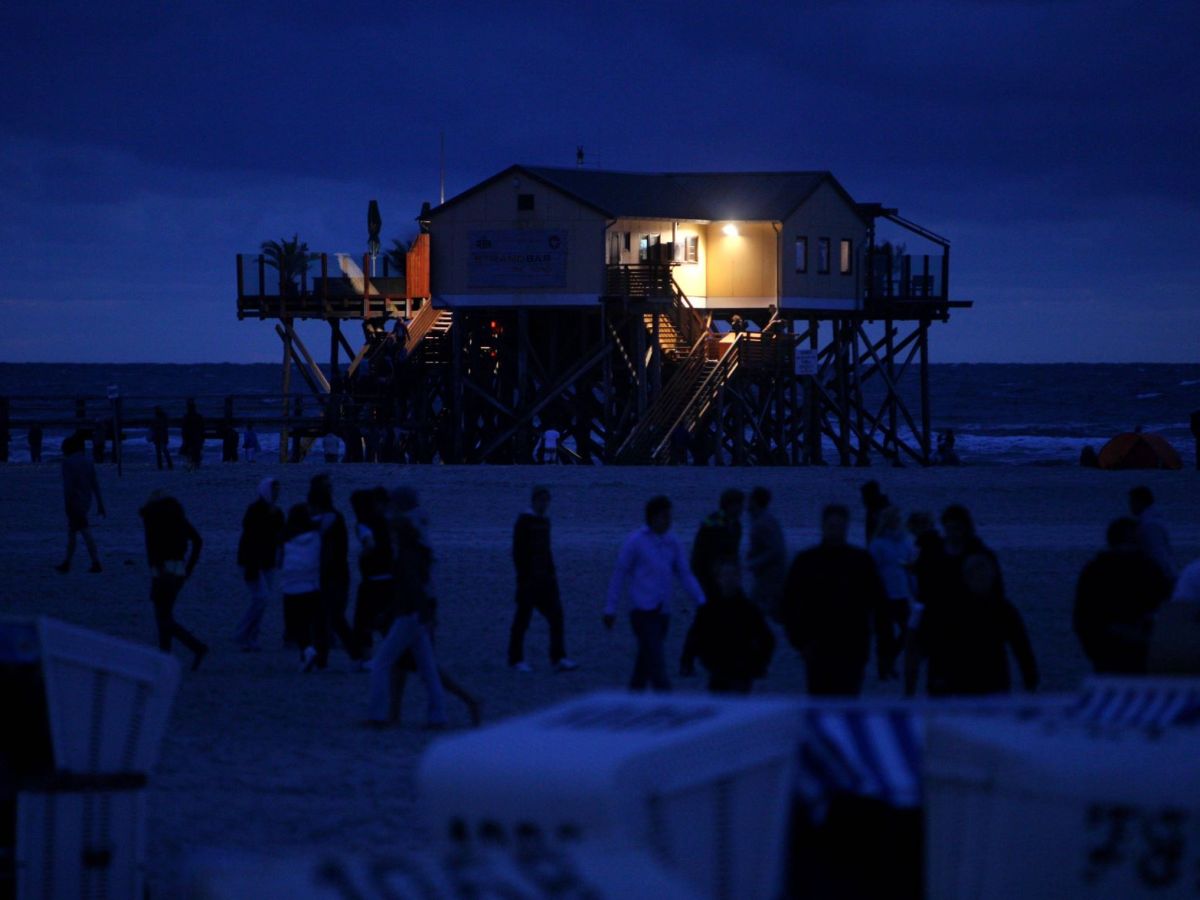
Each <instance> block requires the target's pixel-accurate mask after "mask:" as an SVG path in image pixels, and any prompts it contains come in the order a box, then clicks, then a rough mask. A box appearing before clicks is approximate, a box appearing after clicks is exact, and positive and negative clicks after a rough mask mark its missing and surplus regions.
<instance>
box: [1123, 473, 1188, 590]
mask: <svg viewBox="0 0 1200 900" xmlns="http://www.w3.org/2000/svg"><path fill="white" fill-rule="evenodd" d="M1129 512H1130V513H1131V514H1132V515H1133V517H1134V519H1136V520H1137V526H1138V527H1137V541H1138V546H1139V547H1140V548H1141V550H1142V552H1143V553H1145V554H1146V555H1147V556H1148V557H1150V558H1151V559H1152V560H1154V562H1155V563H1156V564H1157V565H1158V567H1159V568H1160V569H1162V572H1163V574H1164V575H1165V576H1166V577H1167V578H1168V579H1170V581H1171V582H1172V583H1173V582H1174V581H1175V577H1176V575H1178V574H1179V569H1178V567H1177V566H1176V565H1175V553H1174V551H1172V549H1171V535H1170V533H1169V532H1168V531H1167V526H1166V523H1165V522H1163V520H1162V517H1161V516H1159V514H1158V510H1157V509H1155V508H1154V493H1153V492H1152V491H1151V490H1150V488H1148V487H1146V485H1144V484H1139V485H1138V486H1137V487H1135V488H1133V489H1132V490H1131V491H1130V492H1129Z"/></svg>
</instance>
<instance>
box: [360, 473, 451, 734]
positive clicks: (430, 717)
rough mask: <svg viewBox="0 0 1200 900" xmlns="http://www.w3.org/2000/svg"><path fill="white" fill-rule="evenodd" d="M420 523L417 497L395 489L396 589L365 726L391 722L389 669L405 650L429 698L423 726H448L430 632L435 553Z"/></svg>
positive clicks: (374, 666)
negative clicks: (413, 663)
mask: <svg viewBox="0 0 1200 900" xmlns="http://www.w3.org/2000/svg"><path fill="white" fill-rule="evenodd" d="M422 524H423V518H422V515H421V510H420V504H419V503H418V500H417V495H416V493H415V492H414V491H413V490H412V489H411V488H406V487H403V488H397V489H396V490H395V491H393V492H392V494H391V496H390V497H389V502H388V528H389V532H390V541H391V552H392V560H393V562H392V566H393V573H394V577H395V586H394V591H393V593H392V603H391V606H390V608H389V609H388V611H387V613H386V618H387V620H388V621H387V624H386V628H387V631H386V633H385V635H384V638H383V640H382V641H381V642H380V644H379V647H378V649H377V650H376V651H375V655H374V657H373V658H372V660H371V683H370V688H369V694H368V699H367V723H368V724H369V725H372V726H375V727H382V726H386V725H388V724H389V723H390V722H392V721H394V720H395V715H394V714H395V713H396V712H397V711H398V710H397V709H396V708H395V707H394V706H393V693H394V691H395V690H396V688H397V684H396V682H395V681H394V680H393V669H394V668H395V665H396V663H397V662H399V661H400V658H401V657H402V656H403V655H404V653H405V651H407V650H412V653H413V658H414V662H415V664H416V668H417V671H418V672H420V673H421V678H422V680H423V681H424V682H425V690H426V693H427V694H428V704H427V707H426V721H425V724H426V727H429V728H442V727H444V726H445V725H446V709H445V698H444V694H443V689H442V681H441V677H440V675H439V673H438V666H437V658H436V657H435V655H434V652H433V642H432V640H431V638H430V633H429V625H430V622H431V621H432V615H433V612H432V608H431V601H432V589H431V588H432V582H431V573H432V567H433V550H432V548H430V546H429V544H428V543H427V541H426V538H425V535H424V534H423V528H422Z"/></svg>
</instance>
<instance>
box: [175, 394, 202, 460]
mask: <svg viewBox="0 0 1200 900" xmlns="http://www.w3.org/2000/svg"><path fill="white" fill-rule="evenodd" d="M179 430H180V435H181V436H182V439H183V446H182V448H181V450H182V452H183V458H184V460H185V461H186V462H187V464H188V468H189V469H198V468H200V462H201V460H202V459H203V458H204V417H203V416H202V415H200V411H199V410H197V409H196V401H195V400H193V399H191V398H189V399H188V401H187V411H186V412H184V414H183V421H182V423H181V424H180V429H179Z"/></svg>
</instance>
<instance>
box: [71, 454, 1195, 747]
mask: <svg viewBox="0 0 1200 900" xmlns="http://www.w3.org/2000/svg"><path fill="white" fill-rule="evenodd" d="M168 459H169V458H168ZM62 474H63V490H64V499H65V507H66V514H67V531H68V534H67V548H66V556H65V559H64V560H63V562H62V563H61V564H59V565H58V566H57V567H56V568H57V569H58V571H59V572H62V573H67V572H68V571H69V570H70V566H71V562H72V557H73V554H74V551H75V545H76V539H77V536H80V537H82V538H83V541H84V543H85V546H86V547H87V551H88V553H89V555H90V557H91V563H92V565H91V568H90V570H89V571H91V572H99V571H101V563H100V557H99V554H98V552H97V549H96V544H95V541H94V539H93V537H92V535H91V531H90V529H89V522H88V515H89V513H90V511H91V508H92V503H93V500H94V501H95V505H96V510H97V512H98V513H99V514H100V515H102V516H103V515H104V513H105V509H104V504H103V501H102V499H101V494H100V485H99V482H98V479H97V477H96V470H95V466H94V464H93V461H92V459H90V458H89V457H88V455H87V454H86V453H85V452H84V442H83V441H82V439H77V438H70V439H68V440H67V441H66V442H64V445H63V461H62ZM861 497H862V506H863V514H864V526H865V527H864V538H865V540H864V543H863V545H857V544H855V543H854V542H852V541H851V539H850V530H851V528H850V526H851V521H852V513H851V510H850V509H849V507H847V506H845V505H842V504H836V503H835V504H830V505H828V506H826V507H825V508H824V509H823V510H822V511H821V517H820V539H819V541H818V542H817V543H815V544H814V545H812V546H810V547H806V548H803V549H801V550H800V551H799V552H797V553H796V554H795V555H794V556H791V557H790V558H789V553H788V548H787V546H786V541H785V537H784V531H783V528H782V527H781V525H780V523H779V520H778V519H777V517H776V516H775V514H774V512H773V510H772V505H771V501H772V496H771V492H770V491H769V490H768V489H767V488H765V487H756V488H754V489H753V490H752V491H751V492H750V493H749V495H748V496H747V495H745V494H744V493H743V492H742V491H740V490H737V489H732V488H731V489H728V490H726V491H724V492H722V494H721V495H720V497H719V499H718V503H717V508H716V509H714V510H713V511H712V512H711V513H710V514H708V515H707V516H705V517H704V518H703V519H702V520H701V522H700V524H699V527H698V529H697V531H696V533H695V537H694V539H693V541H692V545H691V549H690V552H689V551H688V550H687V549H685V547H684V544H683V542H682V541H681V540H680V539H679V538H678V537H677V536H676V535H675V534H674V532H673V531H672V523H673V508H672V504H671V501H670V499H669V498H667V497H665V496H656V497H653V498H651V499H650V500H649V501H648V502H647V503H646V505H645V509H644V524H643V525H642V526H641V527H639V528H638V529H636V530H635V531H633V532H632V533H631V534H630V535H629V536H628V538H627V539H626V540H625V541H624V543H623V544H622V546H621V547H620V550H619V552H618V554H617V559H616V564H615V566H614V569H613V572H612V576H611V579H610V581H609V587H608V591H607V596H606V598H605V601H604V605H603V608H602V610H601V620H602V622H603V624H604V626H605V627H607V628H608V629H610V630H611V629H612V628H613V627H614V626H615V624H616V621H617V617H618V614H619V613H620V612H621V611H622V610H626V611H627V613H628V619H629V624H630V627H631V629H632V632H633V635H634V640H635V645H636V653H635V657H634V660H633V669H632V674H631V676H630V678H629V682H628V684H629V687H630V689H632V690H642V689H645V688H650V689H652V690H656V691H666V690H669V689H670V688H671V676H670V674H669V673H668V664H667V660H666V655H665V646H666V638H667V634H668V630H669V625H670V620H671V610H672V606H673V603H674V600H675V596H676V594H677V593H679V592H680V591H682V592H683V593H684V594H685V595H686V596H687V598H688V600H689V601H690V604H691V606H693V607H694V609H695V615H694V617H693V619H692V622H691V624H690V627H689V628H688V629H687V632H686V634H685V636H684V639H683V650H682V654H681V657H680V660H679V666H678V672H679V677H681V678H691V677H693V676H694V675H695V674H696V672H697V664H699V666H702V667H703V669H704V670H705V671H706V672H707V675H708V689H709V690H710V691H713V692H716V693H741V694H744V693H749V692H750V691H751V690H752V686H753V684H754V682H756V681H758V680H760V679H762V678H764V677H766V676H767V673H768V670H769V667H770V664H771V661H772V658H773V656H774V654H775V652H776V644H777V639H776V632H777V631H779V632H781V633H782V636H783V637H785V638H786V640H787V641H788V643H790V644H791V646H792V647H793V648H794V649H795V651H796V652H797V653H798V654H799V656H800V658H801V660H802V661H803V665H804V669H805V674H806V688H807V691H808V693H810V694H812V695H815V696H843V697H846V696H850V697H853V696H857V695H858V694H860V693H861V691H862V689H863V685H864V682H865V680H866V675H867V672H868V667H869V664H870V662H871V660H872V659H874V662H875V667H876V676H877V678H878V679H879V680H880V681H887V680H890V679H897V680H899V681H900V683H901V684H902V687H903V691H904V693H905V694H906V695H907V696H912V695H914V694H916V693H917V692H918V691H919V690H920V689H921V688H922V684H923V688H924V691H925V692H926V693H927V694H928V695H930V696H934V697H945V696H959V695H984V694H998V693H1006V692H1008V691H1010V690H1011V689H1012V686H1013V676H1012V664H1013V663H1015V667H1016V671H1017V673H1018V675H1019V681H1020V685H1021V686H1023V687H1024V688H1025V689H1026V690H1031V691H1032V690H1035V689H1036V688H1037V686H1038V683H1039V672H1038V665H1037V661H1036V657H1035V654H1034V650H1033V646H1032V643H1031V641H1030V639H1029V635H1028V632H1027V629H1026V626H1025V623H1024V620H1023V617H1022V615H1021V613H1020V612H1019V610H1018V609H1017V607H1016V606H1015V605H1014V604H1013V603H1012V602H1011V600H1010V599H1009V598H1008V596H1007V594H1006V591H1005V586H1004V578H1003V574H1002V571H1001V566H1000V562H999V560H998V558H997V556H996V554H995V553H994V552H993V551H992V550H991V549H990V548H989V547H988V546H987V545H986V544H985V543H984V541H983V539H982V538H981V537H980V535H979V534H978V533H977V531H976V528H975V524H974V521H973V519H972V516H971V514H970V512H969V511H968V510H967V508H966V507H964V506H961V505H957V504H955V505H951V506H948V507H947V508H946V509H944V510H943V511H942V513H941V515H940V517H939V519H938V520H937V521H935V519H934V517H933V516H932V515H931V514H929V513H926V512H922V511H913V512H910V513H909V514H908V515H907V517H906V516H905V515H904V513H903V512H902V511H901V510H900V509H899V508H898V507H897V506H895V505H894V504H892V503H891V501H890V500H889V499H888V497H887V496H886V495H885V494H884V493H883V492H882V490H881V489H880V486H879V485H878V483H876V482H874V481H870V482H867V483H866V484H864V485H863V487H862V491H861ZM279 498H280V486H279V483H278V481H276V480H275V479H274V478H270V477H268V478H264V479H263V480H262V481H261V482H260V483H259V485H258V491H257V494H256V496H255V497H254V499H253V501H252V502H251V503H250V504H249V505H248V507H247V509H246V511H245V515H244V517H243V520H242V528H241V536H240V539H239V543H238V547H237V564H238V566H239V567H240V569H241V571H242V575H243V579H244V582H245V585H246V599H247V603H246V609H245V612H244V614H243V615H242V617H241V619H240V621H239V622H238V623H237V626H236V629H234V640H235V641H236V644H237V645H238V647H240V649H241V650H242V651H245V652H248V653H249V652H255V651H258V650H261V649H262V641H263V635H262V626H263V620H264V616H265V614H266V612H267V610H268V609H269V608H270V607H271V605H272V603H273V602H274V600H275V597H276V595H277V594H278V596H279V598H280V599H279V602H280V605H281V608H282V619H283V641H284V643H285V645H286V646H288V647H291V648H292V649H293V651H294V652H295V653H296V659H297V665H298V668H299V669H300V670H301V671H302V672H319V671H322V670H324V669H326V668H327V667H328V665H329V661H330V654H331V652H332V650H333V649H334V648H335V647H340V648H341V651H342V652H344V653H345V655H346V656H347V658H348V665H349V666H350V667H351V668H353V669H355V670H361V671H369V673H370V678H369V685H368V689H367V695H368V696H367V703H366V709H367V716H366V720H367V722H368V723H369V724H370V725H371V726H372V727H387V726H389V725H392V724H395V723H396V722H398V720H399V710H400V705H401V703H400V700H401V697H402V693H403V690H404V685H405V682H406V678H407V674H408V673H410V672H416V673H417V674H418V675H419V676H420V678H421V681H422V683H423V685H424V690H425V696H426V700H427V708H426V725H427V726H428V727H432V728H439V727H443V726H445V724H446V722H447V715H446V708H445V706H446V704H445V696H446V694H450V695H452V696H455V697H457V698H458V699H459V700H461V701H462V702H463V704H464V705H465V708H466V710H467V713H468V715H469V717H470V719H471V720H472V721H473V722H476V723H477V722H478V721H480V718H481V712H480V704H479V701H478V699H477V698H476V697H475V696H474V695H473V694H472V693H471V692H470V691H469V690H467V689H466V688H465V687H463V686H462V685H461V684H460V683H459V682H458V681H457V680H456V679H454V678H453V676H452V675H451V674H450V673H449V672H448V671H447V670H446V668H445V667H444V666H443V665H440V664H439V661H438V657H437V652H436V648H435V632H436V623H437V614H436V611H437V594H438V592H437V588H436V578H435V555H434V550H433V547H432V545H431V541H430V536H429V525H428V519H427V516H426V514H425V512H424V510H423V509H422V508H421V505H420V502H419V498H418V497H417V494H416V492H415V491H414V490H413V489H412V488H410V487H407V486H401V487H398V488H395V489H393V490H390V491H389V490H386V489H384V488H383V487H377V488H374V489H370V490H358V491H355V492H354V493H352V494H351V496H350V497H349V501H350V506H351V508H352V510H353V515H354V525H353V528H351V527H349V526H348V525H347V522H346V519H345V518H344V517H343V515H342V513H341V512H340V511H339V510H338V508H337V505H336V503H335V496H334V488H333V482H332V480H331V478H330V476H329V474H328V473H321V474H318V475H316V476H315V477H313V478H312V480H311V483H310V486H309V490H308V494H307V497H306V498H305V500H304V502H302V503H297V504H294V505H292V506H291V507H290V508H289V509H288V510H287V513H286V514H285V513H284V511H283V509H282V508H281V507H280V506H279ZM550 504H551V494H550V491H549V489H548V488H546V487H541V486H539V487H535V488H534V489H533V490H532V492H531V495H530V503H529V507H528V509H526V510H524V511H522V512H520V513H519V514H518V516H517V517H516V521H515V523H514V526H513V533H512V562H513V567H514V576H515V577H514V581H515V591H514V611H513V617H512V622H511V626H510V628H509V632H508V647H507V663H508V666H509V667H510V669H511V670H512V671H513V672H515V673H517V674H519V675H526V674H528V673H531V672H533V671H534V667H533V666H532V665H531V664H530V663H529V662H528V661H527V660H526V656H525V642H526V633H527V631H528V629H529V626H530V623H531V621H532V618H533V615H534V613H538V614H539V615H541V616H542V617H543V618H544V619H545V620H546V623H547V625H548V627H549V647H548V655H549V662H550V667H551V669H552V670H553V671H554V672H560V673H566V672H572V671H574V670H576V669H577V668H578V664H577V663H576V662H575V661H574V660H572V659H571V658H570V657H569V656H568V654H567V646H566V645H567V640H566V634H565V626H564V620H565V617H564V613H563V605H562V598H561V595H560V592H559V585H558V572H557V569H556V565H555V560H554V552H553V542H552V538H551V520H550V516H549V510H550ZM140 514H141V517H142V520H143V524H144V528H145V539H146V555H147V562H148V563H149V566H150V569H151V573H152V578H151V587H150V598H151V601H152V605H153V608H154V614H155V621H156V624H157V628H158V636H159V646H160V647H161V649H163V650H164V651H168V652H169V651H170V649H171V647H172V644H173V642H174V641H175V640H178V641H179V642H180V643H182V644H183V645H184V647H185V648H187V649H188V650H189V651H190V652H191V654H192V668H193V669H196V668H199V667H200V665H201V663H202V661H203V660H204V658H205V656H206V655H207V654H208V652H209V646H208V645H207V644H206V643H204V642H203V641H201V640H200V639H199V638H197V637H196V636H195V635H193V634H192V633H191V632H189V631H188V630H187V629H186V628H184V627H183V626H182V625H181V624H180V623H179V622H178V621H177V620H176V619H175V605H176V601H177V598H178V596H179V594H180V591H181V589H182V587H183V586H184V585H185V583H186V581H187V579H188V578H189V577H190V576H191V574H192V572H193V570H194V569H195V567H196V565H197V562H198V560H199V557H200V552H201V547H202V546H203V541H202V538H201V536H200V534H199V533H198V531H197V530H196V528H195V527H193V525H192V524H191V523H190V522H189V521H188V519H187V515H186V513H185V511H184V509H183V507H182V505H181V504H180V503H179V501H178V500H176V499H175V498H173V497H171V496H170V495H168V494H166V493H165V492H163V491H155V492H154V493H153V494H152V495H151V497H150V498H149V500H148V501H147V502H146V504H145V505H144V506H143V507H142V508H141V511H140ZM743 518H746V519H747V520H748V521H747V526H748V527H747V528H746V529H745V532H746V534H745V536H746V540H745V546H743V531H744V529H743V522H742V520H743ZM939 525H940V528H939ZM352 553H354V555H356V556H357V563H358V569H359V579H358V590H357V596H356V600H355V603H354V607H353V612H352V613H351V609H350V588H351V584H352V580H353V579H352V577H351V555H352ZM1172 599H1174V600H1177V601H1190V602H1193V603H1200V560H1198V561H1196V562H1194V563H1192V564H1191V565H1190V566H1188V567H1186V568H1185V569H1184V570H1183V571H1182V572H1179V571H1178V570H1177V567H1176V563H1175V559H1174V553H1173V550H1172V547H1171V542H1170V536H1169V533H1168V530H1167V528H1166V525H1165V524H1164V522H1163V521H1162V519H1161V518H1160V517H1159V516H1158V514H1157V511H1156V508H1155V504H1154V496H1153V494H1152V493H1151V491H1150V489H1149V488H1147V487H1145V486H1139V487H1136V488H1134V489H1133V490H1132V491H1131V492H1130V494H1129V515H1127V516H1122V517H1119V518H1117V519H1115V520H1114V521H1113V522H1112V523H1111V524H1110V525H1109V526H1108V530H1107V546H1106V547H1105V549H1103V550H1102V551H1101V552H1100V553H1098V554H1097V555H1096V557H1095V558H1094V559H1092V560H1091V561H1090V562H1089V563H1088V564H1087V565H1086V566H1085V567H1084V569H1083V571H1082V573H1081V575H1080V576H1079V579H1078V583H1077V587H1076V592H1075V604H1074V609H1073V619H1072V625H1073V629H1074V632H1075V634H1076V635H1077V636H1078V640H1079V642H1080V645H1081V648H1082V650H1083V652H1084V654H1085V655H1086V656H1087V658H1088V659H1089V661H1090V662H1091V664H1092V666H1093V667H1094V669H1095V670H1096V671H1097V672H1101V673H1122V674H1134V673H1144V672H1146V671H1147V667H1148V665H1149V654H1150V645H1151V635H1152V631H1153V625H1154V621H1155V617H1156V615H1158V613H1159V612H1160V610H1161V608H1162V607H1163V605H1164V604H1166V603H1167V602H1168V601H1170V600H1172ZM772 623H774V624H772Z"/></svg>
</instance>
